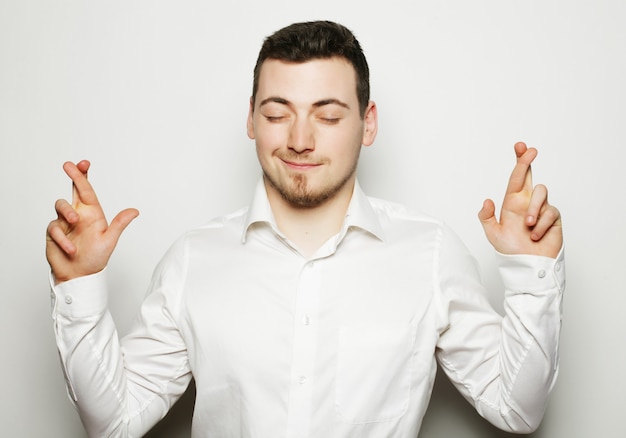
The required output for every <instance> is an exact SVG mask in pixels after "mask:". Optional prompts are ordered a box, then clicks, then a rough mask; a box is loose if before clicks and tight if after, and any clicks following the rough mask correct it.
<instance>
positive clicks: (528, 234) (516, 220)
mask: <svg viewBox="0 0 626 438" xmlns="http://www.w3.org/2000/svg"><path fill="white" fill-rule="evenodd" d="M515 155H516V156H517V163H516V165H515V167H514V169H513V172H512V173H511V177H510V178H509V184H508V187H507V189H506V193H505V196H504V201H503V202H502V209H501V212H500V220H498V219H496V217H495V205H494V203H493V201H492V200H491V199H487V200H485V202H484V203H483V208H482V209H481V210H480V212H479V213H478V218H479V219H480V221H481V223H482V225H483V229H484V230H485V234H486V235H487V239H488V240H489V242H490V243H491V244H492V245H493V247H494V248H495V249H496V250H497V251H498V252H500V253H502V254H531V255H541V256H546V257H553V258H554V257H556V256H557V255H558V253H559V251H560V250H561V246H562V245H563V232H562V227H561V215H560V213H559V211H558V210H557V209H556V208H555V207H554V206H552V205H550V204H549V203H548V189H547V188H546V187H545V186H544V185H541V184H539V185H537V186H533V180H532V171H531V166H530V165H531V163H532V162H533V161H534V159H535V157H536V156H537V150H536V149H534V148H528V147H526V144H524V143H522V142H519V143H516V144H515Z"/></svg>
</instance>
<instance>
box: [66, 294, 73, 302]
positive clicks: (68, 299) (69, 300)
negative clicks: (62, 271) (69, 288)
mask: <svg viewBox="0 0 626 438" xmlns="http://www.w3.org/2000/svg"><path fill="white" fill-rule="evenodd" d="M72 301H74V299H73V298H72V296H71V295H68V296H66V297H65V304H72Z"/></svg>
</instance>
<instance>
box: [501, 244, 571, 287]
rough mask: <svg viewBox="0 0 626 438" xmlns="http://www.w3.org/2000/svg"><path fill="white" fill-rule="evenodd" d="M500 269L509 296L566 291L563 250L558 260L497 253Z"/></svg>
mask: <svg viewBox="0 0 626 438" xmlns="http://www.w3.org/2000/svg"><path fill="white" fill-rule="evenodd" d="M496 257H497V261H498V268H499V270H500V275H501V276H502V281H503V283H504V285H505V287H506V293H507V294H518V293H530V294H540V293H543V292H546V291H548V290H552V289H557V290H558V291H559V292H563V290H564V289H565V254H564V249H563V248H561V250H560V251H559V254H558V255H557V257H556V258H552V257H544V256H536V255H527V254H517V255H508V254H501V253H497V256H496Z"/></svg>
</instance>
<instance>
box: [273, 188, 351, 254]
mask: <svg viewBox="0 0 626 438" xmlns="http://www.w3.org/2000/svg"><path fill="white" fill-rule="evenodd" d="M354 184H355V179H352V180H351V181H348V182H347V183H346V184H345V185H344V187H343V188H342V189H341V190H340V191H339V192H337V193H336V194H335V195H334V196H333V197H332V198H329V199H327V200H326V201H324V202H323V203H321V204H320V205H316V206H314V207H302V206H294V205H292V204H290V203H289V202H288V201H286V200H285V199H284V198H283V197H282V196H281V195H280V194H279V193H278V192H277V191H276V189H274V188H273V187H272V186H271V184H268V183H267V182H265V189H266V191H267V194H268V199H269V202H270V206H271V208H272V213H273V214H274V218H275V219H276V224H277V225H278V228H279V229H280V231H281V232H283V233H284V234H285V236H287V238H288V239H289V240H290V241H291V242H292V243H293V244H294V245H296V247H297V248H298V250H299V251H300V253H302V254H303V255H304V256H305V257H310V256H312V255H313V254H314V253H315V252H316V251H317V250H318V249H319V248H320V247H321V246H322V245H323V244H324V243H325V242H326V241H327V240H328V239H329V238H331V237H332V236H334V235H336V234H337V233H339V231H340V230H341V226H342V225H343V222H344V219H345V216H346V212H347V211H348V206H349V204H350V200H351V199H352V193H353V191H354Z"/></svg>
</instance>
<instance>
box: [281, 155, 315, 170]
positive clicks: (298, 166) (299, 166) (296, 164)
mask: <svg viewBox="0 0 626 438" xmlns="http://www.w3.org/2000/svg"><path fill="white" fill-rule="evenodd" d="M281 161H282V162H283V163H285V165H286V166H287V167H288V168H290V169H293V170H299V171H306V170H310V169H314V168H316V167H319V166H321V164H320V163H309V162H301V161H291V160H285V159H282V158H281Z"/></svg>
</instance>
